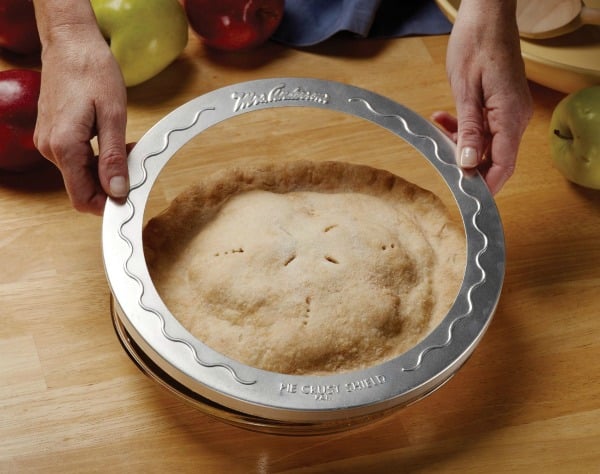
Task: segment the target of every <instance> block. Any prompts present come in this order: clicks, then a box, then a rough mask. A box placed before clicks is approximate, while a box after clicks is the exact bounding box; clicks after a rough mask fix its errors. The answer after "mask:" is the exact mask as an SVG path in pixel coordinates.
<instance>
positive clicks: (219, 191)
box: [143, 161, 466, 375]
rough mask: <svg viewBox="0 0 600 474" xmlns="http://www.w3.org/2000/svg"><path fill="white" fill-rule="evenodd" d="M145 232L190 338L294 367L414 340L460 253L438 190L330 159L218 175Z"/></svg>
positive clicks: (451, 290) (382, 357)
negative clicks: (437, 192) (437, 194)
mask: <svg viewBox="0 0 600 474" xmlns="http://www.w3.org/2000/svg"><path fill="white" fill-rule="evenodd" d="M143 238H144V252H145V257H146V262H147V264H148V269H149V272H150V275H151V277H152V280H153V282H154V285H155V287H156V289H157V291H158V293H159V295H160V296H161V298H162V299H163V301H164V302H165V304H166V305H167V307H168V308H169V310H170V311H171V313H172V314H173V315H174V316H175V318H176V319H177V320H178V321H179V322H180V323H181V324H182V325H183V327H185V328H186V329H187V330H188V331H189V332H190V333H191V334H192V335H193V336H194V337H196V338H197V339H199V340H200V341H202V342H203V343H204V344H206V345H207V346H209V347H211V348H213V349H214V350H216V351H218V352H220V353H222V354H224V355H226V356H227V357H229V358H231V359H234V360H237V361H239V362H242V363H244V364H247V365H250V366H253V367H256V368H261V369H265V370H269V371H274V372H279V373H285V374H296V375H299V374H329V373H339V372H344V371H350V370H357V369H361V368H366V367H369V366H372V365H375V364H378V363H381V362H384V361H386V360H389V359H391V358H393V357H396V356H398V355H400V354H402V353H403V352H405V351H407V350H408V349H410V348H412V347H413V346H414V345H415V344H417V343H418V342H419V341H421V340H422V339H423V338H424V337H425V336H426V335H427V334H428V333H429V332H430V331H431V330H432V329H433V328H435V327H436V326H437V325H438V324H439V322H440V321H441V320H442V319H443V318H444V316H445V315H446V314H447V312H448V310H449V309H450V307H451V305H452V304H453V302H454V300H455V298H456V294H457V293H458V289H459V287H460V284H461V282H462V278H463V274H464V268H465V254H466V250H465V238H464V232H463V230H462V227H461V226H459V225H457V224H456V223H454V222H453V221H452V219H451V217H450V215H449V213H448V211H447V209H446V208H445V206H444V204H443V203H442V201H441V200H440V199H439V198H438V197H437V196H436V195H434V194H433V193H431V192H430V191H427V190H425V189H423V188H421V187H419V186H417V185H415V184H412V183H410V182H408V181H406V180H404V179H402V178H400V177H398V176H395V175H393V174H391V173H390V172H388V171H384V170H380V169H375V168H372V167H369V166H364V165H356V164H350V163H345V162H337V161H328V162H312V161H297V162H281V163H270V164H267V165H264V166H255V167H247V168H234V169H227V170H222V171H220V172H218V173H216V174H214V175H212V176H209V177H208V178H206V179H202V181H201V182H199V183H197V184H195V185H193V186H192V187H191V188H189V189H188V190H186V191H184V192H183V193H182V194H180V195H179V196H178V197H176V198H175V199H174V200H173V202H172V203H171V204H170V206H169V207H168V208H167V209H166V210H165V211H164V212H163V213H161V214H160V215H158V216H156V217H153V218H152V219H150V221H149V222H148V223H147V225H146V226H145V229H144V234H143Z"/></svg>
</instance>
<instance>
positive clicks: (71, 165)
mask: <svg viewBox="0 0 600 474" xmlns="http://www.w3.org/2000/svg"><path fill="white" fill-rule="evenodd" d="M82 29H83V30H84V31H83V32H82V31H81V30H82ZM42 65H43V66H42V84H41V89H40V98H39V104H38V118H37V124H36V128H35V133H34V142H35V145H36V147H37V148H38V149H39V151H40V152H41V153H42V155H44V156H45V157H46V158H47V159H48V160H50V161H52V162H53V163H54V164H55V165H56V166H57V167H58V168H59V169H60V171H61V173H62V176H63V180H64V183H65V187H66V190H67V193H68V194H69V197H70V199H71V202H72V204H73V207H74V208H75V209H77V210H79V211H82V212H90V213H94V214H97V215H101V214H102V213H103V210H104V204H105V202H106V199H107V196H111V197H113V198H115V199H117V200H119V199H124V198H125V197H126V196H127V193H128V191H129V178H128V169H127V150H126V145H125V128H126V122H127V91H126V88H125V83H124V81H123V77H122V75H121V70H120V68H119V65H118V64H117V62H116V60H115V59H114V57H113V55H112V53H111V51H110V49H109V47H108V45H107V43H106V41H105V40H104V38H103V37H102V35H101V34H100V31H99V30H98V29H97V28H90V27H81V28H80V30H79V31H77V32H72V31H70V30H68V29H67V28H65V29H63V30H61V31H60V32H55V33H54V34H53V35H52V38H51V39H49V40H47V41H46V42H45V43H44V44H43V50H42ZM95 136H97V138H98V151H99V154H98V156H96V155H95V153H94V149H93V146H92V143H91V140H92V139H93V138H94V137H95Z"/></svg>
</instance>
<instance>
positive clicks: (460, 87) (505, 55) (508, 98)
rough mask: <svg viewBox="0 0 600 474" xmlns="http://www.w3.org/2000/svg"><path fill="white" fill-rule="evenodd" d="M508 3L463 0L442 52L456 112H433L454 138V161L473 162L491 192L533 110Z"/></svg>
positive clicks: (504, 175)
mask: <svg viewBox="0 0 600 474" xmlns="http://www.w3.org/2000/svg"><path fill="white" fill-rule="evenodd" d="M488 4H490V5H488ZM510 4H514V2H513V1H503V2H498V1H497V0H463V2H462V3H461V6H460V9H459V12H458V15H457V18H456V22H455V24H454V28H453V30H452V34H451V35H450V40H449V43H448V52H447V58H446V67H447V72H448V78H449V81H450V86H451V88H452V92H453V95H454V98H455V102H456V111H457V117H456V118H455V117H454V116H452V115H451V114H449V113H447V112H436V113H435V114H434V115H433V120H434V121H436V122H437V123H438V124H439V125H440V126H441V127H442V128H443V129H444V130H445V131H446V133H447V134H448V135H449V136H450V137H451V138H452V139H453V140H454V141H455V142H456V143H457V161H458V163H459V165H460V166H461V167H463V168H466V169H470V168H477V169H478V170H479V171H480V172H481V174H482V176H483V177H484V179H485V181H486V183H487V185H488V187H489V189H490V191H491V192H492V194H496V193H497V192H498V191H500V189H501V188H502V186H503V185H504V183H505V182H506V181H507V180H508V178H510V176H511V175H512V174H513V172H514V170H515V166H516V161H517V153H518V149H519V144H520V142H521V138H522V135H523V132H524V131H525V129H526V127H527V124H528V122H529V119H530V118H531V111H532V103H531V96H530V92H529V87H528V84H527V79H526V76H525V71H524V65H523V59H522V57H521V51H520V42H519V33H518V30H517V25H516V19H515V12H514V9H513V8H512V7H511V5H510ZM513 7H514V5H513Z"/></svg>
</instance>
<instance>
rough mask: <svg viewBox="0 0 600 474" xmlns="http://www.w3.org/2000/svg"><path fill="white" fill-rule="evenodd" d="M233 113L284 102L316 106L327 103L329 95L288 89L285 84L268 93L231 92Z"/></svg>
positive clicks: (302, 89)
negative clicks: (305, 103) (306, 103)
mask: <svg viewBox="0 0 600 474" xmlns="http://www.w3.org/2000/svg"><path fill="white" fill-rule="evenodd" d="M231 99H232V100H233V111H234V112H241V111H242V110H247V109H250V108H252V107H256V106H258V105H265V104H273V103H275V102H284V101H302V102H314V103H317V104H327V103H329V94H327V93H326V92H318V91H311V90H308V89H305V88H303V87H302V86H298V87H294V88H293V89H290V88H288V86H287V85H286V84H280V85H277V86H275V87H273V88H272V89H271V90H270V91H269V92H266V93H265V92H260V93H259V92H255V91H246V92H233V93H232V94H231Z"/></svg>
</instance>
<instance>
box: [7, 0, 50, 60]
mask: <svg viewBox="0 0 600 474" xmlns="http://www.w3.org/2000/svg"><path fill="white" fill-rule="evenodd" d="M0 48H4V49H6V50H8V51H11V52H13V53H17V54H23V55H30V54H35V53H38V52H39V51H40V49H41V45H40V37H39V35H38V30H37V23H36V22H35V12H34V10H33V2H32V0H0Z"/></svg>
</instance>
